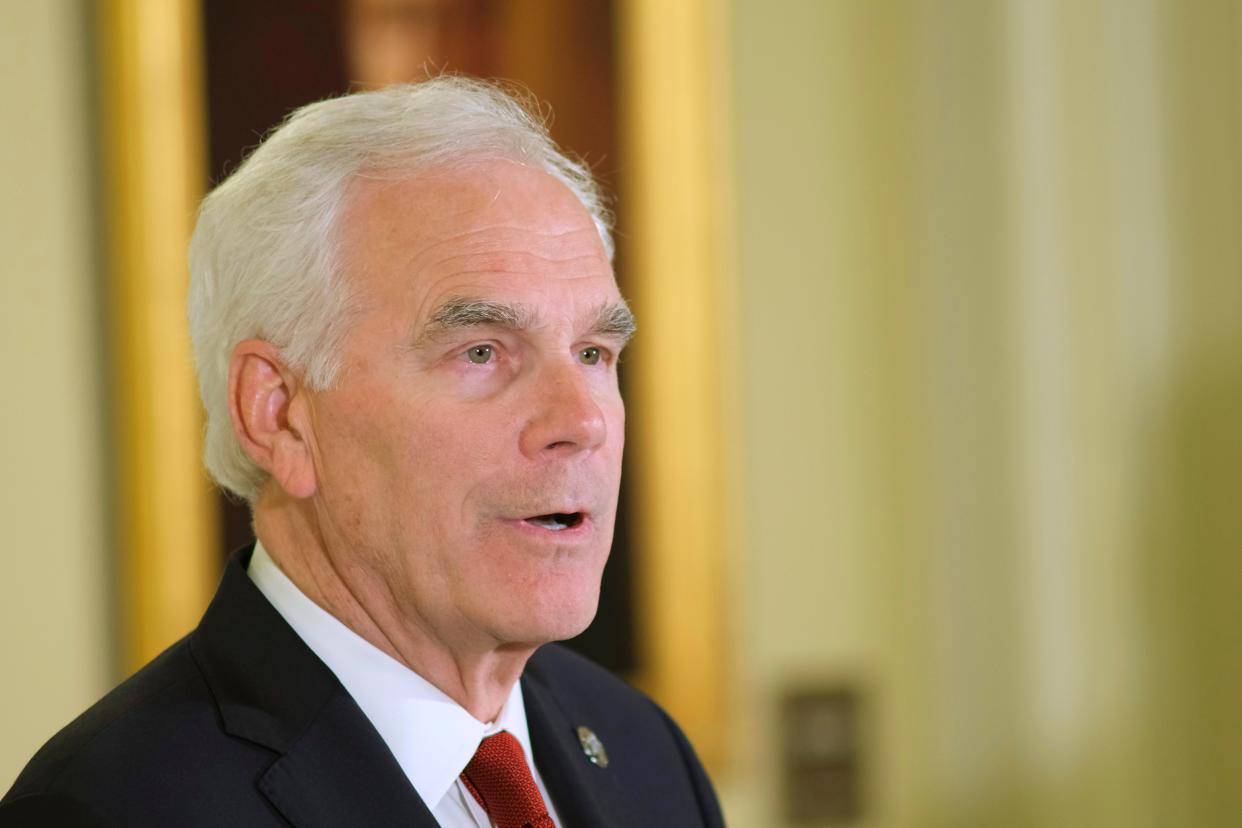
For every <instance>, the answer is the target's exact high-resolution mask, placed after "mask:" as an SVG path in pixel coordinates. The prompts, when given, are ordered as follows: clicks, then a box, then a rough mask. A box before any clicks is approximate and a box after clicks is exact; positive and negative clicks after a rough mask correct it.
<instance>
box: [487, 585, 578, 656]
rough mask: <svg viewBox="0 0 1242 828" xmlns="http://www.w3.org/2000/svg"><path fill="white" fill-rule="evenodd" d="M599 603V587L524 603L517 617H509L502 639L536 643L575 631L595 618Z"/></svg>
mask: <svg viewBox="0 0 1242 828" xmlns="http://www.w3.org/2000/svg"><path fill="white" fill-rule="evenodd" d="M598 607H599V588H598V586H596V588H595V589H592V590H590V593H589V594H581V593H580V594H578V595H575V596H573V597H568V596H566V595H564V594H562V595H558V596H554V597H550V598H549V599H547V600H544V601H540V602H537V603H534V604H530V603H528V604H527V606H526V611H525V612H524V613H523V614H522V616H521V617H513V618H511V619H509V621H510V623H508V624H506V625H505V626H506V627H508V630H507V631H506V632H507V634H506V635H504V636H503V637H504V639H505V640H508V641H513V642H522V643H524V644H528V645H530V646H532V647H538V646H541V645H543V644H548V643H551V642H553V641H564V640H565V639H568V638H573V637H574V636H576V635H579V634H580V633H581V632H582V631H583V630H585V629H586V628H587V627H589V626H590V625H591V622H592V621H593V620H595V611H596V609H598Z"/></svg>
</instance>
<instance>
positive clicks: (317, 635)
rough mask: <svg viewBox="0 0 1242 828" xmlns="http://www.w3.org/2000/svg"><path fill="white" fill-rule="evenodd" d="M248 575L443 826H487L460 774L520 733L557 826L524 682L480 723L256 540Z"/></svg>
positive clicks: (483, 813) (461, 827) (445, 827)
mask: <svg viewBox="0 0 1242 828" xmlns="http://www.w3.org/2000/svg"><path fill="white" fill-rule="evenodd" d="M249 574H250V580H251V581H253V582H254V585H255V586H257V587H258V588H259V591H260V592H262V593H263V595H264V596H265V597H266V598H267V600H268V601H270V602H271V604H272V606H273V607H275V608H276V611H277V612H279V613H280V614H281V616H282V617H284V619H285V621H287V622H288V623H289V626H291V627H293V629H294V631H295V632H297V634H298V635H299V636H300V637H301V639H302V640H303V641H304V642H305V643H306V646H308V647H310V648H311V650H312V651H313V652H314V653H315V655H317V656H319V659H320V660H321V661H323V663H324V664H326V665H328V669H329V670H331V671H332V672H333V673H335V674H336V677H337V678H338V679H340V682H341V684H343V685H344V686H345V689H346V690H347V691H349V695H351V696H353V698H354V701H355V702H357V703H358V706H359V707H360V708H362V712H363V713H364V714H366V717H367V718H368V719H370V720H371V724H373V725H374V726H375V729H376V730H377V731H379V735H380V737H381V738H383V740H384V742H385V744H387V745H388V749H389V750H390V751H392V755H393V756H395V757H396V759H397V764H399V765H400V766H401V769H402V770H403V771H405V775H406V776H407V777H408V778H409V780H410V784H411V785H413V786H414V790H416V791H418V795H419V797H421V798H422V800H423V802H425V803H426V804H427V807H428V809H430V810H431V813H432V815H433V816H434V817H435V818H436V821H437V822H438V823H439V824H440V825H441V826H444V828H488V826H491V825H492V822H491V821H490V820H489V819H488V817H487V813H486V812H485V811H484V810H483V809H482V808H481V807H480V806H479V803H478V802H477V801H476V800H475V798H474V797H473V796H472V795H471V794H470V792H469V791H468V790H467V789H466V786H465V785H464V784H463V783H462V781H461V780H460V778H459V777H460V776H461V772H462V771H463V770H465V768H466V765H467V763H469V762H470V759H471V758H472V757H473V756H474V752H475V750H476V749H477V748H478V746H479V743H480V742H481V741H482V740H483V739H484V737H486V736H490V735H492V734H493V733H498V732H500V731H501V730H507V731H509V732H510V733H512V734H513V735H514V736H515V737H517V740H518V742H519V743H520V744H521V745H522V752H523V753H524V754H526V764H527V765H529V766H530V769H531V773H532V774H534V777H535V784H536V785H538V786H539V793H540V794H541V795H542V796H543V801H544V802H546V803H547V805H548V813H549V814H550V815H551V817H552V820H553V822H555V823H556V825H557V828H560V825H561V820H560V818H559V817H558V816H557V815H556V809H555V808H554V807H553V805H552V798H551V797H550V796H548V789H547V788H546V787H545V786H544V784H543V779H541V778H540V776H539V771H538V770H537V769H536V768H535V761H534V756H533V754H532V753H531V749H530V731H529V730H528V729H527V727H526V707H525V706H524V705H523V703H522V686H521V683H520V682H514V684H513V689H512V690H511V691H509V698H508V700H507V701H506V702H505V706H504V708H503V709H502V710H501V711H500V715H499V716H498V717H497V718H496V721H494V722H486V723H485V722H480V721H479V720H478V719H476V718H474V717H473V716H471V715H470V714H469V713H468V712H467V711H466V709H465V708H463V707H462V706H461V705H459V704H458V703H457V702H455V701H453V700H452V699H451V698H449V697H448V696H447V695H445V694H444V693H443V692H442V691H440V690H439V689H438V688H436V687H435V686H434V685H432V684H431V682H429V681H427V680H426V679H424V678H423V677H422V676H420V675H418V674H417V673H415V672H414V671H412V670H410V669H409V668H408V667H406V666H405V665H404V664H401V663H400V662H398V661H396V660H394V659H393V658H391V657H390V656H389V655H388V654H387V653H385V652H383V651H382V650H380V649H379V648H377V647H375V646H374V645H372V644H370V643H369V642H368V641H366V640H365V639H363V638H362V637H360V636H359V635H358V634H357V633H355V632H354V631H353V630H351V629H349V628H348V627H346V626H345V625H344V624H342V623H341V622H340V621H339V620H337V619H336V618H335V617H334V616H332V615H331V614H330V613H328V612H327V611H325V610H324V609H323V608H321V607H320V606H319V605H318V604H316V603H315V602H314V601H312V600H311V599H310V598H307V597H306V595H305V594H304V593H303V592H302V591H301V590H300V589H298V587H297V586H296V585H295V584H294V583H293V581H290V580H289V577H288V576H287V575H285V573H284V572H282V571H281V570H280V567H278V566H277V565H276V563H275V562H274V561H273V560H272V559H271V557H270V556H269V555H268V554H267V551H266V550H265V549H264V548H263V545H262V544H261V543H258V542H256V543H255V546H254V555H253V556H252V557H251V558H250V569H249Z"/></svg>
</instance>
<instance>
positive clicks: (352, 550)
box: [0, 77, 721, 828]
mask: <svg viewBox="0 0 1242 828" xmlns="http://www.w3.org/2000/svg"><path fill="white" fill-rule="evenodd" d="M610 259H611V240H610V236H609V221H608V215H607V212H606V211H605V209H604V208H603V206H602V204H601V199H600V197H599V194H598V192H597V190H596V188H595V185H594V183H593V182H592V180H591V177H590V175H589V173H588V172H587V171H586V170H585V169H583V168H582V167H581V166H580V165H578V164H577V163H575V162H573V161H571V160H569V159H567V158H566V157H565V156H564V155H562V154H561V153H560V152H559V151H558V150H557V149H556V147H555V146H554V145H553V144H552V143H551V141H550V140H549V138H548V137H547V134H546V132H545V131H544V129H543V127H542V126H541V125H540V124H539V123H538V122H537V121H536V120H534V119H533V118H532V117H531V116H530V115H529V114H528V113H527V111H526V110H525V109H524V108H523V107H522V106H521V105H519V104H518V103H517V102H515V101H514V100H513V99H511V98H509V97H508V96H506V95H505V94H503V93H502V92H500V91H498V90H496V89H495V88H493V87H490V86H488V85H485V84H481V83H476V82H471V81H466V80H463V79H459V78H448V77H446V78H439V79H436V80H432V81H429V82H426V83H423V84H418V85H414V86H407V87H400V88H392V89H388V90H384V91H380V92H372V93H367V94H359V95H350V96H346V97H343V98H338V99H335V100H330V101H325V102H322V103H318V104H314V105H311V106H308V107H306V108H304V109H302V110H300V111H299V112H297V113H295V114H294V115H293V116H292V117H291V118H290V119H289V121H288V122H287V123H286V124H285V125H284V126H282V127H281V128H280V129H279V130H277V131H276V132H275V133H273V134H272V135H271V137H270V138H269V139H268V140H267V141H266V142H265V143H264V144H263V145H262V146H261V147H260V148H259V149H257V150H256V151H255V152H254V154H253V155H252V156H251V157H250V158H249V159H248V160H247V161H246V162H245V163H244V164H243V165H242V166H241V167H240V168H239V169H238V170H237V172H236V173H235V174H234V175H233V176H232V177H231V178H230V179H229V180H227V181H226V182H224V183H223V184H222V185H221V186H220V187H219V188H218V189H216V190H215V191H214V192H213V193H212V194H211V195H210V196H208V198H207V199H206V200H205V201H204V203H203V206H202V210H201V212H200V215H199V220H198V226H197V229H196V230H195V234H194V241H193V243H192V245H191V251H190V269H191V290H190V323H191V333H192V336H193V339H194V347H195V355H196V363H197V369H198V374H199V382H200V388H201V391H202V396H203V402H204V404H205V406H206V409H207V446H206V463H207V467H208V469H209V470H210V471H211V473H212V475H213V476H214V477H215V478H216V480H217V481H219V482H220V484H221V485H223V486H224V487H226V488H227V489H230V490H231V491H233V492H235V493H237V494H238V495H240V496H242V497H244V498H246V499H247V500H248V501H249V503H250V505H251V509H252V513H253V517H254V527H255V533H256V535H257V537H258V542H257V543H256V544H255V547H254V548H253V550H247V551H245V552H243V553H242V554H240V555H238V556H237V557H235V558H234V559H233V561H232V562H231V563H230V564H229V567H228V569H227V571H226V572H225V575H224V578H223V581H222V583H221V586H220V589H219V592H218V593H217V594H216V597H215V599H214V601H213V602H212V604H211V606H210V608H209V609H208V610H207V613H206V614H205V616H204V617H203V620H202V622H201V624H200V625H199V627H198V628H197V629H196V630H195V631H194V632H192V633H191V634H190V635H189V636H187V637H186V638H185V639H183V640H182V641H180V642H179V643H177V644H175V645H174V646H173V647H171V648H170V649H169V650H168V651H167V652H165V653H164V654H163V655H162V656H160V657H159V658H158V659H156V660H155V661H154V662H152V663H151V664H150V665H148V666H147V667H146V668H144V669H143V670H142V671H140V672H139V673H138V674H137V675H135V676H134V677H133V678H131V679H130V680H128V681H126V682H125V683H124V684H122V685H121V686H120V687H119V688H117V689H116V690H114V691H113V692H112V693H110V694H109V695H108V696H106V697H105V698H104V699H103V700H102V701H100V702H99V703H98V704H96V705H95V706H94V707H92V708H91V709H90V710H89V711H87V712H86V713H85V714H83V715H82V716H81V717H79V718H78V719H77V720H76V721H74V722H73V723H72V724H70V725H69V726H68V727H67V728H65V730H63V731H62V732H61V733H60V734H58V735H57V736H56V737H54V738H53V739H52V740H51V741H50V742H49V743H48V744H47V745H46V746H45V747H44V748H43V749H42V750H41V751H40V752H39V754H38V755H36V757H35V758H34V759H33V760H32V761H31V763H30V764H29V765H28V766H27V768H26V770H25V771H24V772H23V773H22V775H21V777H20V778H19V779H18V781H17V783H16V785H15V786H14V788H13V789H12V790H11V791H10V792H9V793H8V795H7V796H6V798H5V799H4V803H3V806H0V825H18V824H37V825H65V824H80V825H144V826H146V825H177V826H189V825H247V826H249V825H289V824H291V825H297V826H315V825H318V826H341V825H361V826H381V825H394V826H395V825H401V826H415V825H428V826H430V825H436V824H438V825H444V826H487V825H496V826H501V828H510V826H525V825H531V826H535V827H536V828H546V827H547V826H676V828H685V826H697V825H719V824H721V817H720V813H719V809H718V806H717V804H716V800H715V796H714V794H713V792H712V789H711V785H710V784H709V782H708V780H707V777H706V776H705V774H704V773H703V770H702V768H701V766H700V764H699V762H698V760H697V759H696V758H695V755H694V752H693V750H692V749H691V748H690V746H689V744H688V743H687V741H686V739H685V738H684V737H683V736H682V734H681V733H680V731H679V730H678V729H677V727H676V726H675V725H674V724H673V723H672V721H671V720H669V718H668V717H667V716H666V715H665V714H664V713H663V712H662V711H661V710H660V709H659V708H657V707H656V706H655V705H654V704H653V703H652V702H651V701H650V700H648V699H647V698H645V697H643V696H642V695H640V694H639V693H637V692H635V691H634V690H632V689H630V688H628V687H627V686H625V685H624V684H622V683H621V682H619V681H617V680H616V679H614V678H613V677H611V676H609V675H608V674H607V673H605V672H604V671H602V670H600V669H599V668H597V667H595V666H593V665H592V664H590V663H588V662H587V661H585V660H583V659H581V658H580V657H578V656H576V655H573V654H571V653H570V652H568V651H566V650H564V649H562V648H560V647H559V646H557V645H549V644H548V642H552V641H556V640H558V639H564V638H568V637H570V636H573V635H575V634H577V633H579V632H581V631H582V630H583V629H584V628H585V627H586V626H587V624H588V623H590V621H591V618H592V616H593V615H594V613H595V609H596V604H597V599H598V593H599V584H600V576H601V573H602V570H603V567H604V562H605V560H606V559H607V557H608V551H609V547H610V544H611V540H612V530H613V519H614V516H615V513H616V505H617V488H618V484H619V481H620V473H621V451H622V443H623V438H624V423H625V412H624V407H623V405H622V401H621V396H620V394H619V392H618V387H617V360H618V358H619V356H620V353H621V350H622V349H623V348H624V347H625V344H626V340H627V339H628V338H629V336H630V334H631V333H632V332H633V328H634V325H633V320H632V317H631V315H630V312H629V309H628V308H627V306H626V304H625V301H624V300H623V299H622V298H621V295H620V293H619V292H618V290H617V285H616V282H615V280H614V278H613V273H612V267H611V265H610ZM544 645H547V646H544Z"/></svg>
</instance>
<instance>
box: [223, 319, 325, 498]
mask: <svg viewBox="0 0 1242 828" xmlns="http://www.w3.org/2000/svg"><path fill="white" fill-rule="evenodd" d="M229 414H230V416H231V417H232V420H233V433H234V434H236V435H237V440H238V442H240V443H241V446H242V450H243V451H245V452H246V456H247V457H249V458H250V459H251V460H252V461H254V463H255V465H257V466H258V467H259V468H261V469H263V470H264V471H265V472H267V473H268V474H269V475H271V477H272V479H273V480H274V481H275V482H276V483H277V484H278V485H279V486H280V487H281V488H282V489H284V490H285V492H287V493H288V494H289V495H290V496H292V497H295V498H307V497H310V496H311V495H313V494H314V493H315V490H316V479H315V464H314V458H313V454H312V451H311V443H310V438H311V436H312V435H311V430H310V418H309V417H308V410H307V399H306V389H305V387H304V386H302V384H301V382H300V381H299V379H298V377H297V376H296V375H295V374H294V372H293V371H291V370H289V368H288V366H286V365H285V363H284V361H283V360H282V359H281V356H280V351H279V350H278V349H277V348H276V346H274V345H272V344H271V343H270V342H264V341H263V340H261V339H245V340H242V341H241V342H239V343H237V347H235V348H234V349H233V357H232V359H231V360H230V361H229Z"/></svg>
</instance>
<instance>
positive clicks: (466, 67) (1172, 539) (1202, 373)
mask: <svg viewBox="0 0 1242 828" xmlns="http://www.w3.org/2000/svg"><path fill="white" fill-rule="evenodd" d="M1240 47H1242V4H1240V3H1238V2H1235V1H1234V0H996V2H984V0H974V1H973V2H967V0H264V2H243V1H242V0H145V1H144V0H98V2H88V1H87V0H7V1H6V2H4V3H0V67H2V68H3V71H2V72H0V90H2V91H0V125H2V126H3V128H2V129H0V180H3V182H4V187H3V190H0V244H2V248H0V249H3V250H4V254H5V255H4V265H3V274H4V275H3V283H2V287H0V343H2V347H0V360H2V365H3V376H4V392H3V394H4V396H3V399H4V405H3V407H2V408H0V518H2V519H3V523H4V526H5V533H6V544H5V552H4V558H3V560H4V567H3V570H0V659H2V661H0V663H2V664H3V665H4V680H3V682H0V688H2V689H0V700H2V701H3V704H2V705H0V789H7V787H8V786H9V784H11V781H12V780H13V779H14V778H15V777H16V775H17V773H18V771H19V770H20V768H21V766H22V765H23V764H24V762H25V760H26V759H27V758H28V757H29V756H30V754H31V753H33V751H34V750H35V749H36V748H37V747H38V746H39V745H40V744H41V743H42V742H43V741H44V740H45V739H46V738H47V737H48V736H50V735H51V734H52V733H53V732H54V731H55V730H56V729H58V728H59V727H60V726H62V725H63V724H65V723H66V722H67V721H68V720H69V719H71V718H72V717H73V716H74V715H75V714H76V713H78V712H79V711H80V710H82V709H83V708H84V707H85V706H86V705H88V704H89V703H90V702H91V701H93V700H94V699H95V698H97V697H98V696H99V695H101V694H102V693H103V692H104V691H105V690H107V689H108V688H109V687H110V686H112V685H113V684H114V683H115V682H117V681H118V680H119V679H120V678H122V677H123V676H125V675H127V674H128V673H129V672H131V671H132V670H133V669H134V668H135V667H136V666H138V665H139V664H141V663H142V662H143V661H145V660H146V659H147V658H149V657H150V656H151V655H152V654H154V653H156V652H158V651H159V650H160V649H162V648H163V647H164V646H167V644H169V643H171V641H173V640H174V639H175V638H177V637H179V636H180V635H182V634H184V633H185V632H186V631H188V630H189V629H190V628H191V627H192V625H193V624H194V622H195V620H196V619H197V617H198V615H199V614H200V613H201V610H202V608H203V606H204V604H205V601H206V600H207V598H208V597H209V595H210V593H211V590H212V589H213V587H214V584H215V580H216V578H217V577H218V574H219V571H220V567H221V564H222V561H223V556H224V555H225V554H226V552H227V550H228V549H230V548H233V547H235V546H236V545H238V544H240V543H244V542H245V539H246V533H247V532H248V528H247V524H246V519H245V512H244V510H241V511H239V510H238V508H237V507H236V505H235V504H229V503H228V502H226V501H224V500H222V499H221V498H219V497H218V496H216V495H215V494H213V493H212V492H211V490H210V488H209V486H208V485H207V482H206V480H205V479H204V476H203V474H202V472H201V471H199V470H198V465H197V463H198V461H197V453H198V450H199V448H198V439H199V436H198V435H199V430H200V428H201V425H200V422H199V419H198V418H199V413H198V410H197V400H196V397H195V392H194V387H193V380H192V375H191V370H190V367H189V358H188V343H187V336H186V333H185V330H184V322H183V318H184V314H183V310H182V303H183V298H184V289H185V280H186V274H185V266H184V258H185V244H186V240H187V238H188V233H189V231H190V228H191V227H192V221H193V210H194V206H195V204H196V203H197V200H198V199H199V198H200V197H201V195H202V194H203V192H205V190H206V188H207V187H209V186H210V185H211V184H212V183H213V182H217V181H219V180H220V179H221V177H222V176H224V175H225V174H227V172H228V171H229V170H231V169H233V168H235V167H236V165H237V163H238V161H239V159H241V158H242V157H244V153H245V150H246V148H248V147H250V146H253V145H254V144H255V143H257V141H258V139H259V137H260V136H261V135H262V134H263V133H264V132H265V131H267V130H268V129H270V128H271V127H272V126H273V125H275V124H276V123H278V122H279V120H280V118H281V117H282V116H283V114H284V113H285V112H287V111H288V110H289V109H290V108H292V107H295V106H297V105H299V104H302V103H306V102H308V101H311V100H315V99H318V98H322V97H325V96H328V95H332V94H337V93H340V92H344V91H346V90H348V89H351V88H354V89H356V88H368V87H375V86H381V85H384V84H387V83H392V82H398V81H404V80H409V79H415V78H418V77H423V76H425V74H426V73H427V72H428V71H431V72H436V71H440V70H448V71H458V72H464V73H470V74H478V75H481V76H486V77H500V78H506V79H511V80H514V81H518V82H520V83H522V84H524V85H525V86H526V87H527V88H529V89H530V90H532V91H533V92H534V93H535V94H536V95H537V96H539V97H540V98H541V99H542V100H543V101H545V102H546V104H547V108H548V109H549V110H550V112H551V113H552V115H553V122H552V130H553V133H554V135H555V136H556V137H557V139H558V140H559V141H561V142H562V144H563V145H564V146H566V147H568V148H569V149H570V150H571V151H573V152H575V153H577V154H578V155H580V156H582V157H584V158H586V159H587V160H588V161H589V162H590V163H591V164H592V166H593V167H594V168H595V170H596V172H597V174H598V175H599V176H600V178H601V179H602V180H603V181H604V182H605V183H606V184H607V186H608V187H609V189H610V190H611V191H613V192H614V193H616V194H617V197H618V201H617V205H616V206H617V211H618V216H619V224H618V235H619V240H620V246H619V255H618V262H617V266H618V276H619V279H620V281H621V283H622V289H623V291H624V292H625V293H626V294H627V295H629V296H631V297H632V299H633V301H634V304H635V306H636V309H637V312H638V315H639V322H640V335H639V339H638V341H637V343H636V347H635V353H634V356H633V357H632V358H631V359H629V360H628V361H627V364H626V365H625V367H624V369H623V370H624V372H625V375H624V381H625V384H626V390H627V395H628V399H629V406H630V415H631V420H630V430H629V449H628V450H629V457H628V463H629V466H628V468H627V473H626V474H627V488H626V510H625V514H624V516H623V526H622V527H620V529H621V531H620V534H619V538H618V546H617V549H616V550H615V551H614V559H613V562H612V563H611V564H610V567H609V573H608V575H607V578H608V581H609V583H608V585H607V586H606V590H607V594H608V595H609V596H610V597H609V598H608V601H607V603H606V605H605V607H604V609H603V611H602V615H601V619H600V622H599V623H597V625H596V627H595V628H593V630H592V631H591V633H590V635H589V636H588V637H587V640H584V641H582V642H578V644H579V646H581V647H583V648H584V649H587V650H588V651H590V652H592V653H594V654H595V655H596V657H598V658H601V659H602V660H605V661H607V662H608V663H610V664H612V666H614V668H616V669H617V670H619V671H620V672H622V673H623V674H624V675H626V676H627V677H629V678H630V679H631V680H632V681H634V682H635V683H637V684H639V685H640V686H642V687H644V688H645V689H647V690H648V691H649V692H651V693H652V694H653V695H654V696H656V698H657V699H658V700H659V701H661V702H662V703H663V704H665V705H666V706H668V707H669V708H670V709H671V710H672V712H673V713H674V715H675V716H677V718H678V719H679V720H680V721H682V722H683V723H684V724H685V726H686V729H687V731H688V732H689V735H690V737H691V739H692V740H693V741H694V742H695V744H696V745H697V746H698V747H699V749H700V751H701V752H702V753H703V755H704V757H705V759H706V760H707V762H708V764H709V770H710V771H711V772H712V775H713V777H714V779H715V781H716V783H717V786H718V789H719V792H720V794H721V797H722V800H723V803H724V806H725V810H726V817H727V818H728V820H729V822H730V824H732V825H737V826H773V827H774V828H779V827H780V826H801V825H810V826H818V825H845V826H860V827H861V826H866V827H867V828H880V827H881V826H893V827H894V828H905V827H906V826H910V827H911V828H915V827H917V826H1092V827H1093V828H1094V827H1095V826H1119V827H1120V826H1126V827H1127V828H1132V827H1133V826H1153V828H1154V826H1161V827H1162V828H1165V827H1166V826H1226V825H1239V824H1242V784H1239V780H1242V233H1240V232H1239V228H1240V227H1242V156H1240V149H1242V143H1240V141H1242V50H1240Z"/></svg>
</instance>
